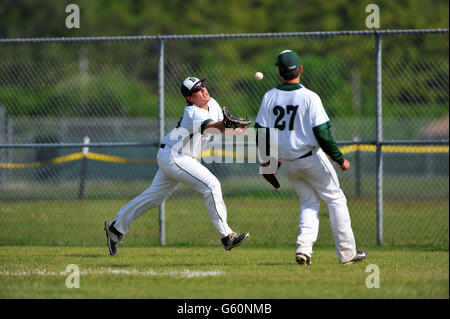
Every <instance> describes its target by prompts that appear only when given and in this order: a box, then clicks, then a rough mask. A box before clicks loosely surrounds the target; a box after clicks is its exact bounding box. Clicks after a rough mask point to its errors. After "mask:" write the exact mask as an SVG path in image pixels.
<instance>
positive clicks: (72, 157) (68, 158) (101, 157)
mask: <svg viewBox="0 0 450 319" xmlns="http://www.w3.org/2000/svg"><path fill="white" fill-rule="evenodd" d="M82 158H83V153H82V152H78V153H72V154H69V155H64V156H58V157H55V158H53V159H50V160H46V161H42V162H32V163H0V168H6V169H24V168H32V167H40V166H43V165H49V164H62V163H66V162H72V161H78V160H80V159H82ZM86 158H87V159H90V160H94V161H101V162H109V163H119V164H155V163H156V160H136V159H130V158H124V157H119V156H113V155H105V154H99V153H88V154H87V156H86Z"/></svg>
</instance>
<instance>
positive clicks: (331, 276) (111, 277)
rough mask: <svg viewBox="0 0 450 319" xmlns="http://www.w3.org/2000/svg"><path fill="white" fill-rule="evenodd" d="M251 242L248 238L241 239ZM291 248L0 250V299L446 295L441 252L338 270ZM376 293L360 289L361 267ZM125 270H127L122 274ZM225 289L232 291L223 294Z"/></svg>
mask: <svg viewBox="0 0 450 319" xmlns="http://www.w3.org/2000/svg"><path fill="white" fill-rule="evenodd" d="M250 241H251V238H250V240H249V242H250ZM294 253H295V248H294V247H293V246H290V247H276V248H265V247H251V246H250V245H247V243H244V244H243V245H242V246H240V247H237V248H235V249H233V250H232V251H228V252H227V251H225V250H224V249H223V248H222V247H220V246H215V247H209V246H208V247H201V246H192V247H147V248H144V247H123V246H120V247H119V254H118V256H116V257H110V256H109V254H108V251H107V248H106V247H10V246H2V247H0V298H14V299H15V298H31V299H34V298H44V299H45V298H54V299H58V298H64V299H71V298H87V299H91V298H93V299H97V298H120V299H125V298H132V299H134V298H145V299H146V298H161V299H210V298H211V299H216V298H217V299H227V298H237V299H241V298H244V299H254V298H256V299H311V298H314V299H330V298H331V299H334V298H340V299H341V298H344V299H347V298H349V299H353V298H357V299H394V298H395V299H396V298H402V299H409V298H412V299H416V298H418V299H428V298H430V299H431V298H432V299H441V298H448V297H449V271H448V269H449V256H448V251H433V250H427V249H411V248H377V247H372V248H370V249H369V256H368V258H367V260H366V261H364V262H362V263H359V264H353V265H341V264H339V263H338V261H337V257H336V254H335V252H334V249H333V248H332V247H319V248H317V249H316V250H315V252H314V255H313V264H312V265H311V266H310V267H305V266H299V265H297V264H296V263H295V260H294ZM69 264H76V265H78V267H79V270H80V273H81V275H80V288H72V289H69V288H67V287H66V279H67V276H68V273H64V272H65V271H66V267H67V265H69ZM371 264H375V265H377V266H378V267H379V271H380V273H379V274H380V275H379V279H380V281H379V283H380V286H379V288H368V287H367V286H366V279H367V276H369V275H371V274H372V272H366V267H367V266H368V265H371ZM126 271H128V273H126ZM231 292H232V294H231Z"/></svg>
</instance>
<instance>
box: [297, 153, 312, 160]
mask: <svg viewBox="0 0 450 319" xmlns="http://www.w3.org/2000/svg"><path fill="white" fill-rule="evenodd" d="M311 155H312V151H309V152H308V153H306V154H305V155H302V156H300V157H299V158H298V159H301V158H305V157H308V156H311Z"/></svg>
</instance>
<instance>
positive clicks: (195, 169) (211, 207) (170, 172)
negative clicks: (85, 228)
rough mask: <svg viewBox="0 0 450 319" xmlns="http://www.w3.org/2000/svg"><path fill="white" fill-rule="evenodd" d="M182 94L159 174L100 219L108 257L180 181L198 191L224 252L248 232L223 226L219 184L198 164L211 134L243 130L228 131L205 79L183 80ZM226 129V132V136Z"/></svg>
mask: <svg viewBox="0 0 450 319" xmlns="http://www.w3.org/2000/svg"><path fill="white" fill-rule="evenodd" d="M181 93H182V95H183V96H184V97H185V99H186V102H187V104H188V105H187V106H186V108H185V110H184V114H183V116H182V117H181V119H180V121H179V122H178V124H177V126H176V127H175V128H174V129H173V130H172V131H171V132H170V133H169V134H167V135H166V136H165V137H164V138H163V140H162V141H161V145H160V149H159V151H158V154H157V161H158V166H159V170H158V171H157V173H156V175H155V177H154V179H153V182H152V185H151V186H150V187H149V188H148V189H146V190H145V191H144V192H143V193H142V194H140V195H139V196H137V197H135V198H134V199H133V200H132V201H130V202H129V203H128V204H126V205H125V206H124V207H122V208H121V209H120V210H119V211H118V212H117V214H116V217H115V220H114V221H105V231H106V237H107V244H108V248H109V251H110V254H111V255H112V256H115V255H116V253H117V243H118V242H119V241H121V240H122V236H123V235H125V234H126V233H127V232H128V230H129V228H130V226H131V224H132V222H133V221H135V220H136V219H137V218H139V217H140V216H142V215H143V214H144V213H145V212H147V211H148V210H149V209H150V208H153V207H156V206H159V205H160V204H161V203H162V202H163V201H165V200H166V199H167V198H168V197H169V196H170V195H171V194H172V193H173V192H174V191H175V190H176V188H177V187H178V186H179V185H180V183H183V184H185V185H188V186H190V187H191V188H192V189H194V190H196V191H197V192H199V193H200V194H201V195H202V196H203V198H204V200H205V205H206V209H207V211H208V213H209V216H210V218H211V221H212V222H213V224H214V226H215V227H216V229H217V231H218V232H219V233H220V235H221V238H222V243H223V245H224V247H225V249H226V250H231V249H232V248H233V247H236V246H238V245H240V244H241V243H242V242H244V240H245V239H246V238H247V237H249V233H242V234H239V233H236V232H234V231H233V230H232V229H231V228H230V226H229V225H228V223H227V208H226V206H225V203H224V201H223V198H222V190H221V186H220V182H219V180H218V179H217V178H216V177H215V176H214V175H213V174H212V173H211V172H210V171H209V170H208V169H207V168H206V167H205V166H203V165H202V164H201V163H200V162H199V161H198V160H197V156H198V155H199V154H200V153H201V152H202V150H203V148H204V146H205V144H206V142H207V140H208V139H209V138H210V137H211V135H210V134H226V133H230V134H240V133H242V132H244V130H245V128H237V129H228V126H227V127H225V126H226V123H225V124H224V121H223V113H222V109H221V107H220V105H219V104H218V103H217V101H216V100H215V99H213V98H211V97H210V95H209V93H208V90H207V88H206V83H205V79H203V80H199V79H198V78H195V77H188V78H186V79H185V80H184V81H183V83H182V84H181ZM230 130H231V132H230Z"/></svg>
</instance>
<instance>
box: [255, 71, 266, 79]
mask: <svg viewBox="0 0 450 319" xmlns="http://www.w3.org/2000/svg"><path fill="white" fill-rule="evenodd" d="M263 77H264V75H263V74H262V72H256V73H255V79H256V80H262V79H263Z"/></svg>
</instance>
